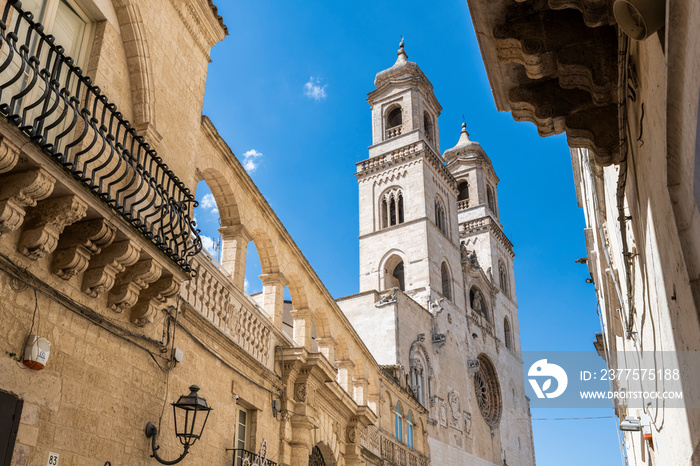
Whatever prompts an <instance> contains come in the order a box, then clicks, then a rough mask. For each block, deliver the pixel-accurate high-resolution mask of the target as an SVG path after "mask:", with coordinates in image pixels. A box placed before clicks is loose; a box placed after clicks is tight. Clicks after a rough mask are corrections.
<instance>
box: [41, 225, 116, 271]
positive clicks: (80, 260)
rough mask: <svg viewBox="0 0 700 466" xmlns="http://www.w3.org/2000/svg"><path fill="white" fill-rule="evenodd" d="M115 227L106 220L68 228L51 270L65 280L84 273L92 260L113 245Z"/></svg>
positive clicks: (62, 237) (60, 242)
mask: <svg viewBox="0 0 700 466" xmlns="http://www.w3.org/2000/svg"><path fill="white" fill-rule="evenodd" d="M114 236H115V227H114V225H112V224H111V223H109V222H108V221H107V220H105V219H95V220H87V221H84V222H80V223H76V224H75V225H71V226H69V227H67V228H66V230H65V231H64V234H63V235H61V239H60V240H59V242H58V249H57V250H56V253H55V254H54V256H53V262H52V265H51V270H52V272H53V273H55V274H56V275H58V276H59V277H61V278H62V279H64V280H68V279H69V278H71V277H73V276H75V275H78V274H81V273H83V272H84V271H85V270H86V269H87V267H88V263H89V262H90V258H91V257H92V256H94V255H97V254H99V253H100V252H101V251H102V248H104V247H107V246H109V245H110V244H112V241H113V240H114Z"/></svg>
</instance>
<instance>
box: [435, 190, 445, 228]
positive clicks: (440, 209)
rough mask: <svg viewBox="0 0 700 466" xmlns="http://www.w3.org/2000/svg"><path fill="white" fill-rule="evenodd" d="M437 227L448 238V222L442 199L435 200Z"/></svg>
mask: <svg viewBox="0 0 700 466" xmlns="http://www.w3.org/2000/svg"><path fill="white" fill-rule="evenodd" d="M435 225H437V227H438V229H439V230H440V231H441V232H442V233H443V234H444V235H446V236H447V222H446V220H445V207H444V206H443V205H442V201H441V200H440V199H437V198H436V199H435Z"/></svg>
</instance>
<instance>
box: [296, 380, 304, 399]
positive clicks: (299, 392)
mask: <svg viewBox="0 0 700 466" xmlns="http://www.w3.org/2000/svg"><path fill="white" fill-rule="evenodd" d="M294 399H295V400H296V401H299V402H304V401H306V383H298V384H295V385H294Z"/></svg>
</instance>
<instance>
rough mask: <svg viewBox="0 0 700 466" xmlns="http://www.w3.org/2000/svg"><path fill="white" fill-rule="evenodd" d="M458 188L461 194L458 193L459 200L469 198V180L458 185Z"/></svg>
mask: <svg viewBox="0 0 700 466" xmlns="http://www.w3.org/2000/svg"><path fill="white" fill-rule="evenodd" d="M457 190H458V191H459V194H458V195H457V201H466V200H467V199H469V182H468V181H462V182H460V183H459V184H458V185H457Z"/></svg>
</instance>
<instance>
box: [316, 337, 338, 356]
mask: <svg viewBox="0 0 700 466" xmlns="http://www.w3.org/2000/svg"><path fill="white" fill-rule="evenodd" d="M316 344H317V345H318V350H319V351H320V352H321V354H322V355H324V356H325V357H326V359H328V360H329V361H330V362H333V361H335V339H334V338H333V337H326V338H317V339H316Z"/></svg>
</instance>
